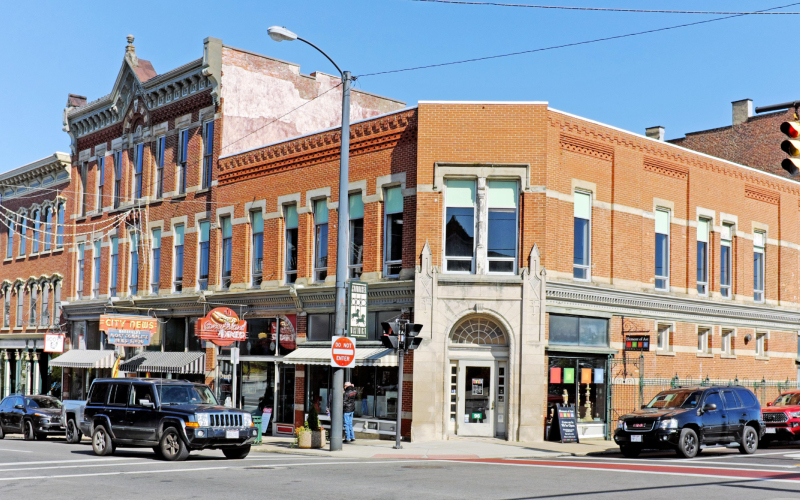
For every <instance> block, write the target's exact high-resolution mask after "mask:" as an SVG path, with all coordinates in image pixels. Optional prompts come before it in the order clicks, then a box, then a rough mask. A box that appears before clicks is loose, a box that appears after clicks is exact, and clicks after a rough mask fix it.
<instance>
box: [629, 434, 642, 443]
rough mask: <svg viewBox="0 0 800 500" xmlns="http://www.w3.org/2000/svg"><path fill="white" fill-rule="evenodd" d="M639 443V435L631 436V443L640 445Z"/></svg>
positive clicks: (640, 437) (640, 438)
mask: <svg viewBox="0 0 800 500" xmlns="http://www.w3.org/2000/svg"><path fill="white" fill-rule="evenodd" d="M641 442H642V436H639V435H632V436H631V443H641Z"/></svg>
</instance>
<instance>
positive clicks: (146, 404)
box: [139, 399, 156, 408]
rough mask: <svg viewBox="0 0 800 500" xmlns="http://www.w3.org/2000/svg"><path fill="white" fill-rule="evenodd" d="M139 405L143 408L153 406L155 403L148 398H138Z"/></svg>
mask: <svg viewBox="0 0 800 500" xmlns="http://www.w3.org/2000/svg"><path fill="white" fill-rule="evenodd" d="M139 406H144V407H145V408H155V406H156V405H154V404H153V402H152V401H150V400H149V399H140V400H139Z"/></svg>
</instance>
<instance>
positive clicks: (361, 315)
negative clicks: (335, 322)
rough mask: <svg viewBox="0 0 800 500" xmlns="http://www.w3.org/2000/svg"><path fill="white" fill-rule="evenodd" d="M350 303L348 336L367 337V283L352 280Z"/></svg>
mask: <svg viewBox="0 0 800 500" xmlns="http://www.w3.org/2000/svg"><path fill="white" fill-rule="evenodd" d="M348 288H349V290H348V292H349V293H348V295H349V297H350V303H349V306H348V308H347V317H348V318H349V320H348V323H347V324H348V336H350V337H355V338H359V339H365V338H367V284H366V283H364V282H363V281H351V282H350V283H349V285H348Z"/></svg>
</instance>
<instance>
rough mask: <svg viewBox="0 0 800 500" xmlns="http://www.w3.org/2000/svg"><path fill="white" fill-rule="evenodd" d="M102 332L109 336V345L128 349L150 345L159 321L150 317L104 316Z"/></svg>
mask: <svg viewBox="0 0 800 500" xmlns="http://www.w3.org/2000/svg"><path fill="white" fill-rule="evenodd" d="M100 331H102V332H106V335H108V343H109V344H113V345H120V346H126V347H144V346H148V345H150V337H152V336H153V334H154V333H156V332H157V331H158V320H157V319H155V318H151V317H150V316H130V315H126V314H103V315H102V316H100Z"/></svg>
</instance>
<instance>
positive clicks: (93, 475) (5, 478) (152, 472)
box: [0, 467, 230, 481]
mask: <svg viewBox="0 0 800 500" xmlns="http://www.w3.org/2000/svg"><path fill="white" fill-rule="evenodd" d="M229 468H230V467H198V468H194V469H160V470H140V471H119V472H92V473H89V474H59V475H56V476H26V477H2V478H0V481H25V480H29V479H38V480H42V479H64V478H73V477H97V476H127V475H133V474H162V473H165V472H198V471H208V470H223V469H229Z"/></svg>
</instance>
